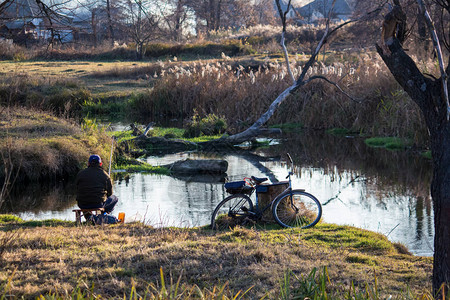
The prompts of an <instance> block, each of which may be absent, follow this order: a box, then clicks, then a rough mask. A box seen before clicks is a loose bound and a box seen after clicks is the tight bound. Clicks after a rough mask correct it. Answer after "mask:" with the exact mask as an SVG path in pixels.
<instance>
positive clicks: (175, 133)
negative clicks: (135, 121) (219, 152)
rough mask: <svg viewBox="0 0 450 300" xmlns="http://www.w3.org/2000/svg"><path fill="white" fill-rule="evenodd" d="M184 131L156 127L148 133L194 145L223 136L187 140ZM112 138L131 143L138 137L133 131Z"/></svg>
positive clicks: (120, 132)
mask: <svg viewBox="0 0 450 300" xmlns="http://www.w3.org/2000/svg"><path fill="white" fill-rule="evenodd" d="M183 134H184V129H182V128H175V127H154V128H153V129H151V130H150V131H149V132H148V133H147V136H148V137H152V136H155V137H165V138H168V139H182V140H185V141H189V142H194V143H201V142H207V141H211V140H215V139H218V138H220V137H221V135H202V136H199V137H194V138H185V137H183ZM112 136H114V137H115V138H116V140H117V142H118V143H120V142H124V141H130V140H132V139H134V138H135V137H136V136H134V135H133V131H132V130H126V131H116V132H114V133H112Z"/></svg>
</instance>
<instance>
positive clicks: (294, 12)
mask: <svg viewBox="0 0 450 300" xmlns="http://www.w3.org/2000/svg"><path fill="white" fill-rule="evenodd" d="M287 2H288V1H287V0H281V1H280V6H281V8H282V9H283V11H285V10H286V8H287ZM355 3H356V0H336V3H335V5H334V7H333V12H332V14H331V18H332V20H334V21H342V20H344V21H345V20H348V19H349V18H350V17H351V16H352V14H353V12H354V8H355ZM332 4H333V0H296V1H295V0H293V1H291V5H292V7H293V9H291V10H290V11H289V12H288V14H287V17H288V18H290V19H293V20H297V22H299V23H307V24H312V23H317V22H318V21H320V20H323V19H325V18H327V17H328V12H329V11H330V9H331V7H332ZM274 5H275V4H274ZM275 8H276V5H275Z"/></svg>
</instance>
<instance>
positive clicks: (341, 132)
mask: <svg viewBox="0 0 450 300" xmlns="http://www.w3.org/2000/svg"><path fill="white" fill-rule="evenodd" d="M326 133H328V134H331V135H335V136H347V135H360V134H361V133H360V132H358V131H355V130H352V129H348V128H331V129H328V130H327V131H326Z"/></svg>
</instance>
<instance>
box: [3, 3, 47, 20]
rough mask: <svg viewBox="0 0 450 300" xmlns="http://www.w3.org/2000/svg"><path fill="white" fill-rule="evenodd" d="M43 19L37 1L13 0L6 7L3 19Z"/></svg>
mask: <svg viewBox="0 0 450 300" xmlns="http://www.w3.org/2000/svg"><path fill="white" fill-rule="evenodd" d="M38 17H42V13H41V9H40V8H39V6H38V5H37V3H36V1H35V0H11V2H10V3H8V4H7V5H6V8H5V10H4V12H3V16H2V17H1V18H2V19H23V18H38Z"/></svg>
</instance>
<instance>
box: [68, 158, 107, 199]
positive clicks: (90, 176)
mask: <svg viewBox="0 0 450 300" xmlns="http://www.w3.org/2000/svg"><path fill="white" fill-rule="evenodd" d="M75 183H76V185H77V202H78V206H80V207H81V206H85V207H93V206H95V205H98V207H102V206H103V202H105V201H106V198H107V197H109V196H111V195H112V182H111V178H110V177H109V175H108V173H106V172H105V171H104V170H103V169H102V168H101V167H100V166H95V167H88V168H86V169H84V170H81V171H80V172H79V173H78V175H77V179H76V181H75Z"/></svg>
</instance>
